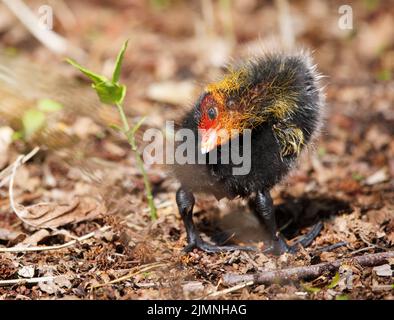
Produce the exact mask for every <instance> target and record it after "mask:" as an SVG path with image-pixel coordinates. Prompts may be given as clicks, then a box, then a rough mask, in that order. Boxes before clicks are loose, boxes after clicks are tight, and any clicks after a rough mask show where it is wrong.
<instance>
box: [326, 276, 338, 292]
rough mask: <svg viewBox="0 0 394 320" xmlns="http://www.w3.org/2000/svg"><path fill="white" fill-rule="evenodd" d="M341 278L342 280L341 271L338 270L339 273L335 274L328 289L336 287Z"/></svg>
mask: <svg viewBox="0 0 394 320" xmlns="http://www.w3.org/2000/svg"><path fill="white" fill-rule="evenodd" d="M339 280H340V277H339V272H337V273H336V274H335V276H334V278H332V280H331V282H330V284H329V285H328V286H327V289H332V288H334V287H335V286H336V285H337V284H338V282H339Z"/></svg>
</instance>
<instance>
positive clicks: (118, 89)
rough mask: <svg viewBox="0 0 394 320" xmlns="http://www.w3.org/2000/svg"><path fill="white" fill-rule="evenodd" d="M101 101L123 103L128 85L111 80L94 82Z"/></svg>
mask: <svg viewBox="0 0 394 320" xmlns="http://www.w3.org/2000/svg"><path fill="white" fill-rule="evenodd" d="M92 87H93V88H94V89H95V90H96V92H97V95H98V96H99V98H100V101H101V102H103V103H106V104H122V103H123V100H124V98H125V96H126V86H125V85H118V84H116V83H112V82H111V81H106V82H100V83H97V84H93V85H92Z"/></svg>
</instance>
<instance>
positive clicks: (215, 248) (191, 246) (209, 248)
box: [184, 240, 257, 253]
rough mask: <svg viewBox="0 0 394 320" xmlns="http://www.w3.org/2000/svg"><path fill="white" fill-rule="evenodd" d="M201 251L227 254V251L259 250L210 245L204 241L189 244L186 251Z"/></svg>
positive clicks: (245, 247)
mask: <svg viewBox="0 0 394 320" xmlns="http://www.w3.org/2000/svg"><path fill="white" fill-rule="evenodd" d="M195 248H197V249H200V250H202V251H205V252H209V253H215V252H226V251H236V250H241V251H257V248H255V247H250V246H249V247H247V246H217V245H213V244H209V243H207V242H204V241H202V240H201V241H198V242H196V243H191V244H188V245H187V246H186V247H185V249H184V251H185V252H190V251H192V250H193V249H195Z"/></svg>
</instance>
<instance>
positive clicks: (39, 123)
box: [13, 99, 63, 140]
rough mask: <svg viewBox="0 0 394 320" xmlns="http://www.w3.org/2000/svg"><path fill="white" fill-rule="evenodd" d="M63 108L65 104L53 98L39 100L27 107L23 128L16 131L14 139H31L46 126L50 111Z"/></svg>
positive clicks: (23, 118)
mask: <svg viewBox="0 0 394 320" xmlns="http://www.w3.org/2000/svg"><path fill="white" fill-rule="evenodd" d="M62 109H63V106H62V105H61V104H60V103H58V102H56V101H53V100H51V99H41V100H38V102H37V105H36V106H34V107H32V108H29V109H27V110H26V111H25V112H24V113H23V115H22V129H21V130H19V131H16V132H15V133H14V136H13V138H14V140H19V139H29V138H30V137H32V136H33V135H34V134H35V133H36V132H38V131H39V130H41V129H42V128H43V127H45V125H46V122H47V116H48V114H50V113H53V112H57V111H60V110H62Z"/></svg>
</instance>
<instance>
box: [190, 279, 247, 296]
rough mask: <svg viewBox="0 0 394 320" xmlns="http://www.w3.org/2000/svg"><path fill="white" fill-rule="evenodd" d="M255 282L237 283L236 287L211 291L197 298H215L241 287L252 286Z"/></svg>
mask: <svg viewBox="0 0 394 320" xmlns="http://www.w3.org/2000/svg"><path fill="white" fill-rule="evenodd" d="M253 284H254V281H247V282H245V283H240V284H237V285H235V286H234V287H231V288H227V289H224V290H220V291H215V292H211V293H210V294H208V295H206V296H204V297H201V298H199V299H197V300H201V299H206V298H213V297H220V296H222V295H225V294H228V293H231V292H234V291H238V290H240V289H243V288H246V287H249V286H251V285H253Z"/></svg>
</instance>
